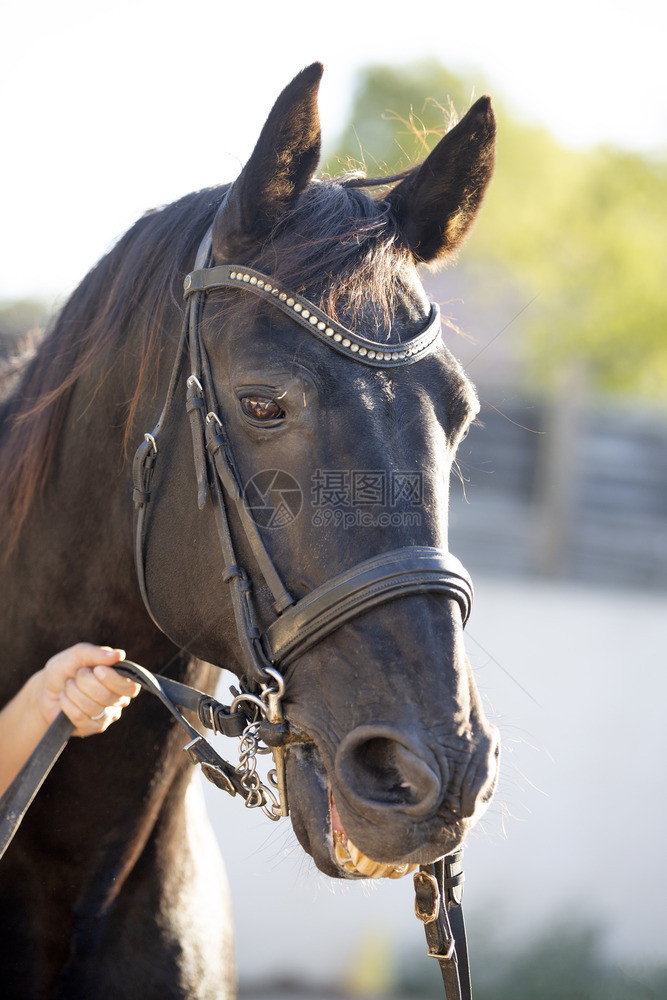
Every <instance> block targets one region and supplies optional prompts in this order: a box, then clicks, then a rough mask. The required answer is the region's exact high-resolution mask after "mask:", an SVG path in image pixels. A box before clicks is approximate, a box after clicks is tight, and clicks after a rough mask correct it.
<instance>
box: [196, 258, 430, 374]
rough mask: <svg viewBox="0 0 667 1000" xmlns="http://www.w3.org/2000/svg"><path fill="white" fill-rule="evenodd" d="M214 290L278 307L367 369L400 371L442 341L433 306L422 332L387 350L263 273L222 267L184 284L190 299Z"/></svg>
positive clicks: (206, 270) (201, 272)
mask: <svg viewBox="0 0 667 1000" xmlns="http://www.w3.org/2000/svg"><path fill="white" fill-rule="evenodd" d="M214 288H243V289H245V290H247V291H249V292H254V294H255V295H259V296H260V297H261V298H263V299H266V300H267V301H268V302H271V303H272V305H275V306H277V307H278V308H279V309H281V310H282V311H283V312H284V313H286V314H287V315H288V316H291V317H292V319H294V320H296V322H297V323H299V324H300V325H301V326H302V327H304V329H306V330H308V331H309V333H312V334H313V335H314V336H315V337H317V338H318V339H319V340H322V341H324V343H326V344H330V345H331V347H333V348H334V349H335V350H337V351H340V353H341V354H344V355H345V356H346V357H348V358H354V360H355V361H361V362H363V363H364V364H366V365H372V366H374V367H378V368H380V367H382V368H396V367H398V366H399V365H409V364H412V363H413V362H415V361H419V359H420V358H423V357H424V356H425V355H426V354H428V353H429V352H430V351H431V350H433V348H434V347H435V345H436V343H437V341H438V339H439V337H440V310H439V309H438V306H437V305H436V304H435V303H434V302H432V303H431V314H430V316H429V318H428V322H427V324H426V326H425V327H424V329H423V330H422V332H421V333H420V334H418V335H417V336H416V337H413V338H412V340H408V341H406V342H405V343H404V344H393V345H391V346H390V347H386V346H384V345H382V344H378V343H377V341H374V340H367V339H366V337H361V336H360V335H359V334H358V333H354V331H352V330H349V329H348V328H347V327H346V326H343V325H342V324H341V323H337V322H336V320H334V319H331V317H330V316H327V314H326V313H324V312H322V310H321V309H318V308H317V306H315V305H313V303H312V302H309V301H308V299H304V298H303V296H301V295H296V294H294V293H293V292H286V291H283V290H282V289H281V288H279V287H278V286H276V285H275V284H274V283H273V280H272V279H271V278H270V277H269V276H268V275H266V274H262V272H261V271H255V270H253V269H252V268H250V267H240V266H239V265H238V264H220V265H219V266H217V267H206V268H202V269H201V270H197V271H192V272H191V273H190V274H188V275H187V277H186V279H185V282H184V290H185V296H186V298H187V297H188V296H189V295H192V294H193V293H194V292H210V291H212V290H213V289H214Z"/></svg>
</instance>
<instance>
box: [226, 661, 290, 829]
mask: <svg viewBox="0 0 667 1000" xmlns="http://www.w3.org/2000/svg"><path fill="white" fill-rule="evenodd" d="M270 674H271V678H272V680H273V681H274V682H275V687H274V686H272V685H271V684H265V685H262V694H261V697H258V696H257V695H254V694H250V693H249V692H241V693H240V694H237V696H236V697H235V698H234V701H233V702H232V706H231V711H232V712H234V711H236V708H237V705H238V704H239V703H240V702H250V704H252V705H254V707H255V713H254V714H255V717H254V719H251V721H250V722H249V723H248V725H247V726H246V727H245V729H244V730H243V733H242V734H241V736H240V737H239V763H238V767H236V768H235V770H236V773H237V774H238V776H239V778H240V780H241V784H242V785H243V787H244V789H245V790H246V792H247V793H248V794H247V797H246V800H245V804H246V808H247V809H261V810H262V812H263V813H264V814H265V815H266V816H268V817H269V819H272V820H279V819H280V818H281V816H285V815H286V814H287V804H286V802H281V789H280V781H279V777H278V772H277V768H272V769H271V770H270V771H269V773H268V775H267V781H268V782H269V784H268V785H267V784H265V783H264V782H263V781H262V778H261V776H260V775H259V773H258V771H257V757H259V756H264V755H265V754H270V753H272V752H273V753H274V757H275V756H276V752H275V751H272V750H271V748H270V747H267V746H263V745H262V744H261V743H260V740H259V725H260V722H261V720H262V718H266V719H269V721H271V722H276V721H278V720H279V719H281V718H282V711H281V707H280V700H281V698H282V695H283V692H284V690H285V682H284V680H283V678H282V676H281V675H280V674H279V673H278V671H277V670H273V669H271V670H270ZM232 693H234V692H233V689H232ZM276 764H278V761H276ZM278 766H280V765H278Z"/></svg>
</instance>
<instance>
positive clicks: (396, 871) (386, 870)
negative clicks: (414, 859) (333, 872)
mask: <svg viewBox="0 0 667 1000" xmlns="http://www.w3.org/2000/svg"><path fill="white" fill-rule="evenodd" d="M333 847H334V856H335V858H336V861H337V862H338V864H339V865H340V867H341V868H342V869H343V871H344V872H346V873H347V874H348V875H361V876H363V877H364V878H402V877H403V876H404V875H407V874H408V873H409V872H413V871H415V869H416V868H417V867H418V866H417V865H414V864H413V865H411V864H402V865H391V864H386V863H385V862H382V861H373V859H372V858H369V857H368V855H366V854H364V853H363V852H362V851H360V850H359V848H358V847H356V846H355V845H354V844H353V843H352V841H351V840H349V839H348V837H347V835H346V834H345V832H344V831H343V830H334V831H333Z"/></svg>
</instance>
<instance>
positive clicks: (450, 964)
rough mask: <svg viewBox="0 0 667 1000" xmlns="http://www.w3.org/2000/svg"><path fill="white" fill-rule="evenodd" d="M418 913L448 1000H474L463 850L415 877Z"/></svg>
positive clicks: (423, 867)
mask: <svg viewBox="0 0 667 1000" xmlns="http://www.w3.org/2000/svg"><path fill="white" fill-rule="evenodd" d="M413 878H414V884H415V914H416V916H417V918H418V919H419V920H421V921H422V923H423V924H424V931H425V933H426V943H427V944H428V954H429V956H430V957H431V958H435V959H436V961H437V962H438V965H439V966H440V972H441V974H442V982H443V985H444V987H445V997H446V1000H472V989H471V986H470V969H469V965H468V944H467V941H466V929H465V923H464V920H463V909H462V906H461V903H462V900H463V881H464V874H463V850H462V849H459V850H458V851H455V852H454V853H453V854H448V855H447V856H446V857H444V858H440V859H439V860H438V861H435V862H433V864H430V865H421V866H420V868H419V871H418V872H415V874H414V876H413Z"/></svg>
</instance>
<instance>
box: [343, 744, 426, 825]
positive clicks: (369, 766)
mask: <svg viewBox="0 0 667 1000" xmlns="http://www.w3.org/2000/svg"><path fill="white" fill-rule="evenodd" d="M427 758H430V760H431V762H432V763H429V762H428V760H427ZM436 769H437V763H436V761H435V759H434V758H433V756H432V754H431V753H430V751H429V750H428V749H427V748H426V747H423V746H420V745H419V744H418V743H415V742H413V741H408V740H407V739H406V738H405V737H403V736H402V735H401V736H400V738H399V735H398V734H394V733H392V732H391V731H390V730H386V729H384V728H378V727H373V726H361V727H359V729H356V730H353V732H351V733H349V734H348V735H347V736H346V737H345V739H344V740H343V742H342V743H341V745H340V747H339V749H338V753H337V754H336V771H337V774H338V777H339V779H340V780H341V781H342V783H343V784H344V785H345V786H346V789H347V791H348V792H349V793H351V794H352V795H353V796H354V797H355V798H357V799H358V800H362V801H363V802H367V803H369V804H371V805H376V806H378V805H380V806H386V807H389V808H394V809H398V810H400V811H401V812H405V813H408V814H409V815H413V816H423V815H426V814H427V813H429V812H432V811H433V810H435V809H436V808H437V807H438V805H439V803H440V799H441V797H442V789H443V783H442V779H441V777H440V774H439V773H438V770H436Z"/></svg>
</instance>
